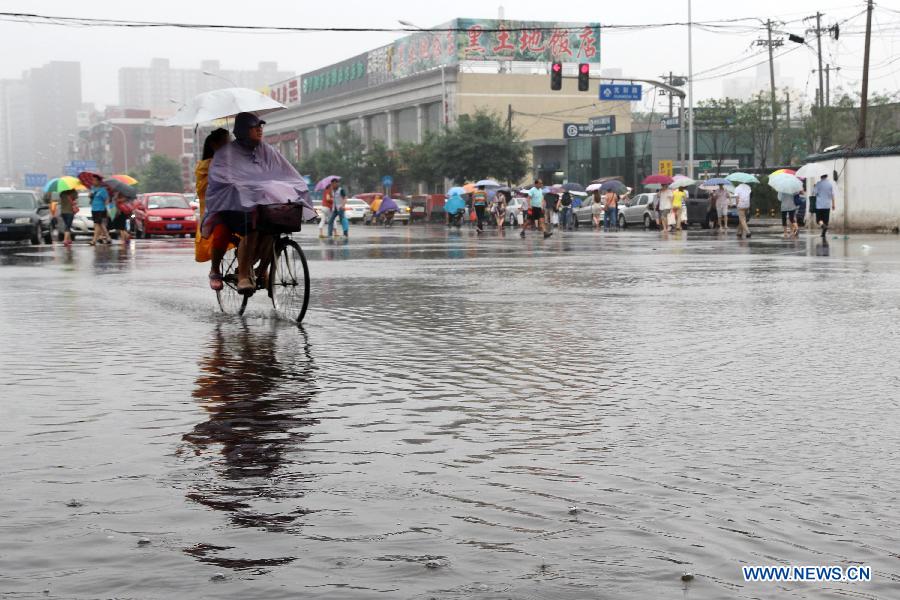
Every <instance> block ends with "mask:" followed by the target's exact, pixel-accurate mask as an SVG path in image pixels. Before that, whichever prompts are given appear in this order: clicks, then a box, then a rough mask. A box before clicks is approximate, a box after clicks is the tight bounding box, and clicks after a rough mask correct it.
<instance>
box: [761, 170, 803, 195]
mask: <svg viewBox="0 0 900 600" xmlns="http://www.w3.org/2000/svg"><path fill="white" fill-rule="evenodd" d="M768 184H769V187H770V188H772V189H773V190H775V191H776V192H778V193H780V194H796V193H798V192H799V191H800V190H802V189H803V182H802V181H800V180H799V179H797V177H796V176H795V175H791V174H789V173H780V174H778V175H772V176H771V177H769V181H768Z"/></svg>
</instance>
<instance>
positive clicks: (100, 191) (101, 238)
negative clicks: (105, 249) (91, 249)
mask: <svg viewBox="0 0 900 600" xmlns="http://www.w3.org/2000/svg"><path fill="white" fill-rule="evenodd" d="M89 175H90V180H91V192H90V198H91V219H92V220H93V221H94V237H93V238H91V242H90V243H91V246H94V245H96V244H97V242H100V243H101V244H109V243H110V239H109V231H107V229H106V222H107V212H106V205H107V204H108V203H109V192H107V191H106V188H105V187H103V177H101V176H100V175H97V174H96V173H90V174H89Z"/></svg>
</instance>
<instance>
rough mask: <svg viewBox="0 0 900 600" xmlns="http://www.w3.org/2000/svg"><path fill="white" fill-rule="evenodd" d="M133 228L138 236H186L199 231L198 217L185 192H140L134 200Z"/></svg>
mask: <svg viewBox="0 0 900 600" xmlns="http://www.w3.org/2000/svg"><path fill="white" fill-rule="evenodd" d="M132 230H133V231H134V234H135V236H136V237H138V238H145V237H146V238H149V237H150V236H152V235H182V236H184V235H189V234H193V233H194V232H196V231H197V217H195V216H194V209H192V208H191V205H190V204H188V201H187V200H186V199H185V197H184V195H183V194H174V193H169V192H157V193H152V194H140V195H139V196H138V197H137V200H135V202H134V214H133V215H132Z"/></svg>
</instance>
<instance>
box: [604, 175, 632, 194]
mask: <svg viewBox="0 0 900 600" xmlns="http://www.w3.org/2000/svg"><path fill="white" fill-rule="evenodd" d="M610 190H612V191H613V192H614V193H616V194H624V193H625V192H627V191H628V188H626V187H625V184H624V183H622V182H621V181H619V180H618V179H610V180H609V181H604V182H603V183H602V184H600V191H601V192H608V191H610Z"/></svg>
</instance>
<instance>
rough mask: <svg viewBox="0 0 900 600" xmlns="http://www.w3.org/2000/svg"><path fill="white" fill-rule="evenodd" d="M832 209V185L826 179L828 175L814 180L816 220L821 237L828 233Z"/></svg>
mask: <svg viewBox="0 0 900 600" xmlns="http://www.w3.org/2000/svg"><path fill="white" fill-rule="evenodd" d="M833 210H834V187H833V186H832V185H831V182H830V181H828V175H822V178H821V179H820V180H819V181H818V182H816V222H817V223H818V224H819V227H821V228H822V237H823V238H824V237H825V235H826V234H827V233H828V223H829V222H830V220H831V211H833Z"/></svg>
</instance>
